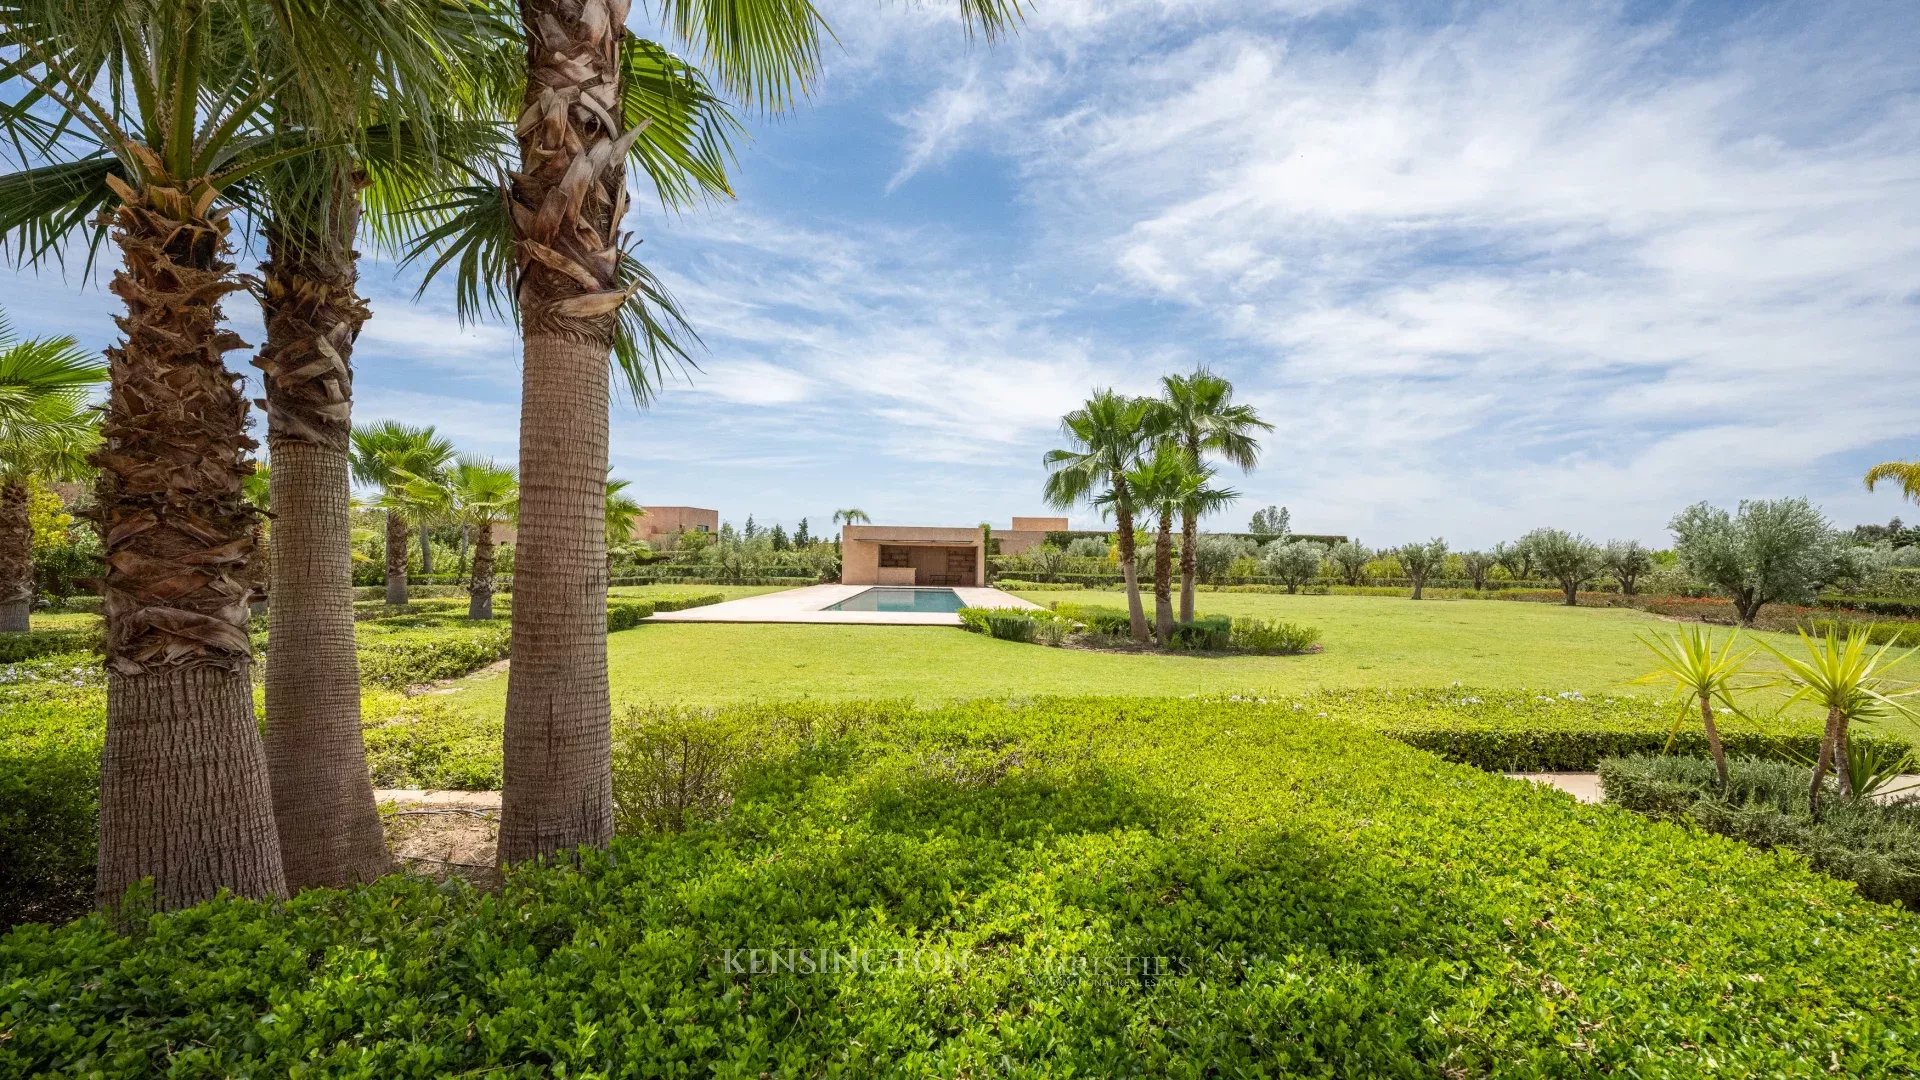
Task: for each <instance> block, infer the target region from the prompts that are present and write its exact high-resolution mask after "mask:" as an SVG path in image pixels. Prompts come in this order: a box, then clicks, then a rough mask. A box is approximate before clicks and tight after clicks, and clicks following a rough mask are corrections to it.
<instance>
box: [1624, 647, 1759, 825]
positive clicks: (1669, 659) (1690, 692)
mask: <svg viewBox="0 0 1920 1080" xmlns="http://www.w3.org/2000/svg"><path fill="white" fill-rule="evenodd" d="M1640 642H1641V644H1643V645H1645V646H1646V647H1647V648H1648V649H1651V650H1652V651H1653V655H1655V656H1657V657H1659V658H1660V666H1659V667H1657V668H1655V669H1654V670H1653V671H1650V672H1648V673H1647V674H1645V675H1643V676H1641V677H1640V679H1639V680H1638V681H1640V682H1645V683H1667V684H1669V685H1671V686H1672V687H1673V688H1674V689H1675V690H1677V691H1679V695H1680V696H1679V699H1678V702H1679V715H1678V716H1676V717H1675V718H1674V721H1673V728H1672V730H1671V731H1669V732H1668V746H1669V747H1671V746H1672V740H1673V738H1674V737H1675V736H1678V735H1679V734H1680V729H1681V728H1682V727H1684V726H1686V723H1687V721H1688V720H1689V719H1690V718H1691V717H1692V715H1693V711H1694V710H1695V709H1698V710H1699V712H1700V725H1701V727H1703V728H1704V729H1705V730H1706V734H1707V752H1708V753H1709V754H1711V755H1713V771H1714V775H1715V776H1716V777H1717V778H1718V779H1719V781H1720V790H1721V791H1725V790H1726V789H1727V750H1726V747H1725V745H1723V744H1722V743H1721V741H1720V725H1719V724H1718V723H1717V722H1715V720H1714V715H1713V710H1714V706H1715V704H1716V703H1717V704H1718V705H1719V706H1720V707H1721V708H1723V709H1726V710H1727V711H1728V712H1731V713H1733V714H1734V715H1736V716H1737V715H1740V706H1739V705H1738V704H1736V703H1735V702H1734V699H1733V692H1734V691H1735V690H1740V689H1749V688H1751V687H1750V686H1746V687H1743V686H1740V685H1738V680H1739V679H1740V678H1741V676H1742V675H1743V674H1744V673H1745V670H1746V665H1747V661H1748V660H1750V659H1752V658H1753V650H1752V649H1748V650H1746V651H1744V652H1742V651H1740V649H1739V642H1740V633H1739V631H1737V630H1736V631H1735V632H1734V633H1733V634H1732V635H1731V636H1730V637H1728V638H1727V640H1726V643H1725V644H1724V645H1721V646H1720V647H1719V648H1717V649H1716V648H1715V646H1714V641H1713V634H1712V632H1710V631H1709V630H1707V629H1706V628H1705V627H1704V626H1699V625H1694V626H1688V627H1686V628H1685V629H1683V630H1677V631H1675V632H1674V634H1673V636H1672V637H1668V638H1661V637H1643V638H1641V639H1640Z"/></svg>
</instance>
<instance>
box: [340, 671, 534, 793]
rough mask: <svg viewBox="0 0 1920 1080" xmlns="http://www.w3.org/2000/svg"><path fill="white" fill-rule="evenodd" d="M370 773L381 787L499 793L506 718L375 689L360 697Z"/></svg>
mask: <svg viewBox="0 0 1920 1080" xmlns="http://www.w3.org/2000/svg"><path fill="white" fill-rule="evenodd" d="M360 722H361V725H362V727H361V735H362V737H363V738H364V739H365V740H366V745H367V771H368V772H369V773H370V774H371V775H372V777H373V785H374V786H375V787H379V788H429V789H434V790H446V791H497V790H499V788H500V737H501V734H502V724H501V719H500V717H499V716H498V715H494V716H486V717H482V716H475V715H473V714H471V713H468V712H464V711H462V710H460V709H457V708H455V707H454V706H452V705H450V704H448V703H447V702H446V701H445V700H444V699H443V698H439V697H435V696H433V695H422V696H419V697H407V696H405V695H404V694H401V693H398V692H396V691H390V690H379V689H372V690H368V691H367V692H366V693H365V694H364V695H362V697H361V702H360Z"/></svg>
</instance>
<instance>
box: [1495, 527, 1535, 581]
mask: <svg viewBox="0 0 1920 1080" xmlns="http://www.w3.org/2000/svg"><path fill="white" fill-rule="evenodd" d="M1528 535H1532V534H1528ZM1493 561H1494V563H1495V564H1496V565H1499V566H1502V567H1505V568H1506V571H1507V576H1508V577H1510V578H1512V579H1513V580H1515V581H1525V580H1527V579H1528V578H1530V577H1532V576H1533V549H1532V548H1530V547H1528V546H1527V537H1525V536H1523V537H1521V538H1520V539H1518V540H1515V541H1514V542H1513V543H1511V544H1509V543H1506V542H1504V541H1503V542H1501V543H1498V544H1495V545H1493Z"/></svg>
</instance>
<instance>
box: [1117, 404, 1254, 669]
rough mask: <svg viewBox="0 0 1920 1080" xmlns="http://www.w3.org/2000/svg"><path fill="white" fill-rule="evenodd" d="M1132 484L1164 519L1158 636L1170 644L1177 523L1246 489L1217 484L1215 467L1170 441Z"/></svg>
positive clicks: (1133, 475) (1157, 578)
mask: <svg viewBox="0 0 1920 1080" xmlns="http://www.w3.org/2000/svg"><path fill="white" fill-rule="evenodd" d="M1127 486H1128V487H1129V488H1130V489H1131V490H1132V494H1133V497H1134V498H1135V499H1136V500H1138V501H1139V505H1140V507H1141V508H1142V509H1143V510H1145V511H1147V512H1149V513H1151V514H1152V515H1153V516H1154V517H1156V518H1157V519H1158V520H1159V528H1158V529H1157V530H1156V531H1155V533H1154V541H1153V622H1154V636H1155V637H1156V638H1157V639H1158V640H1159V642H1160V644H1161V646H1162V647H1164V646H1166V645H1167V644H1168V643H1169V642H1171V641H1172V639H1173V623H1174V619H1173V523H1174V521H1175V519H1177V518H1181V517H1184V516H1186V515H1189V514H1191V515H1192V516H1194V517H1196V518H1198V517H1204V516H1206V515H1207V514H1210V513H1212V512H1214V511H1216V510H1219V509H1221V508H1223V507H1225V506H1226V505H1227V504H1228V503H1231V502H1232V501H1234V500H1235V499H1238V498H1239V497H1240V493H1239V492H1237V491H1234V490H1233V489H1232V488H1216V487H1214V486H1213V472H1212V470H1210V469H1208V468H1206V467H1205V466H1204V465H1198V464H1196V463H1195V462H1194V460H1193V458H1192V457H1191V456H1190V455H1188V453H1187V451H1186V448H1185V447H1183V446H1180V445H1179V444H1178V443H1176V442H1173V441H1170V440H1169V441H1164V442H1161V443H1159V444H1158V445H1156V446H1155V447H1154V448H1153V452H1152V453H1151V454H1150V455H1148V456H1147V457H1145V458H1143V459H1142V460H1141V461H1140V463H1139V464H1137V465H1135V466H1134V467H1133V468H1132V469H1131V470H1129V471H1128V473H1127ZM1109 497H1111V493H1109ZM1182 621H1185V622H1190V621H1192V620H1190V619H1188V620H1182Z"/></svg>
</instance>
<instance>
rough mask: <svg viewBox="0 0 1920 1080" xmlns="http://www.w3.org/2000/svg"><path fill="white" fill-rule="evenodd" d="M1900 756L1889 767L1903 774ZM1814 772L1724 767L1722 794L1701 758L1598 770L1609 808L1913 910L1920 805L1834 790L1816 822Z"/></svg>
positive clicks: (1794, 765)
mask: <svg viewBox="0 0 1920 1080" xmlns="http://www.w3.org/2000/svg"><path fill="white" fill-rule="evenodd" d="M1901 760H1905V761H1906V762H1907V766H1908V767H1910V766H1911V760H1910V759H1906V758H1904V755H1902V756H1900V757H1895V758H1892V760H1891V761H1889V762H1888V764H1889V766H1890V767H1891V768H1892V769H1899V768H1901V767H1902V766H1901V765H1900V764H1898V762H1899V761H1901ZM1811 773H1812V770H1810V769H1808V768H1807V767H1806V766H1805V765H1802V764H1800V763H1798V762H1795V761H1781V760H1766V759H1757V758H1742V759H1736V760H1734V761H1732V762H1730V763H1729V769H1728V783H1727V786H1726V790H1725V792H1724V793H1723V792H1722V791H1721V790H1720V788H1719V783H1718V781H1717V779H1716V777H1715V775H1714V772H1713V769H1712V766H1711V765H1709V764H1708V763H1706V762H1703V761H1701V760H1699V759H1698V758H1691V757H1670V756H1650V755H1638V756H1633V757H1620V758H1609V759H1607V760H1605V761H1603V762H1601V763H1600V779H1601V782H1602V784H1603V785H1604V786H1605V790H1606V794H1607V801H1608V802H1610V803H1614V804H1617V805H1619V806H1624V807H1626V808H1627V809H1629V810H1634V811H1637V812H1639V813H1642V814H1645V815H1647V816H1649V817H1653V818H1658V819H1661V820H1665V821H1677V822H1682V823H1687V824H1691V825H1694V826H1697V827H1699V828H1701V829H1704V830H1706V831H1707V832H1712V833H1717V834H1719V835H1721V836H1727V837H1732V838H1733V839H1735V840H1739V841H1742V842H1744V843H1748V844H1752V845H1754V846H1756V847H1760V848H1783V849H1787V850H1791V851H1795V852H1798V853H1800V854H1801V855H1803V856H1805V857H1806V859H1807V861H1808V863H1809V864H1810V865H1812V866H1813V867H1814V868H1815V869H1818V870H1820V871H1822V872H1825V873H1828V874H1832V875H1833V876H1834V877H1837V878H1841V879H1843V880H1846V881H1851V882H1853V883H1855V884H1856V885H1858V886H1859V888H1860V894H1861V895H1862V896H1866V897H1869V898H1871V899H1874V900H1881V901H1886V902H1889V903H1901V904H1905V905H1906V906H1907V907H1909V908H1920V802H1915V801H1913V795H1914V794H1920V793H1912V792H1910V793H1907V795H1906V797H1905V799H1904V800H1900V801H1895V802H1893V803H1891V804H1886V805H1883V804H1881V803H1879V802H1876V801H1875V800H1873V799H1870V798H1864V797H1862V798H1846V797H1843V796H1842V795H1841V794H1840V792H1839V788H1838V786H1837V785H1835V786H1833V788H1832V790H1830V791H1829V792H1828V794H1827V798H1826V799H1824V800H1823V802H1822V806H1821V813H1820V816H1819V818H1817V819H1816V818H1815V817H1814V816H1813V815H1812V813H1811V811H1810V808H1809V801H1808V798H1807V791H1808V781H1809V778H1810V776H1811Z"/></svg>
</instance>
